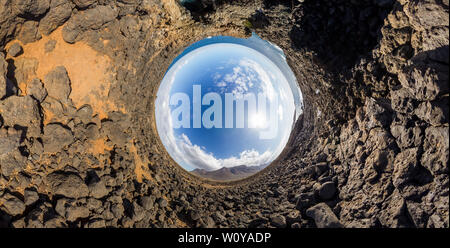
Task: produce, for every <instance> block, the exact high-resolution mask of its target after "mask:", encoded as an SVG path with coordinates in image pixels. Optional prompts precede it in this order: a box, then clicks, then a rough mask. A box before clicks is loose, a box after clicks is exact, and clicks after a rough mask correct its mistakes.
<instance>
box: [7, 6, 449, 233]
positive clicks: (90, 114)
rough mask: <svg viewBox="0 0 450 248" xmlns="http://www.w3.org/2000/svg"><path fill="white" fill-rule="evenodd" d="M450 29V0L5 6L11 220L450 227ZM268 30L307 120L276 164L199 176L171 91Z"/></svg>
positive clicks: (32, 223)
mask: <svg viewBox="0 0 450 248" xmlns="http://www.w3.org/2000/svg"><path fill="white" fill-rule="evenodd" d="M194 2H195V1H194ZM448 23H449V2H448V0H398V1H394V0H361V1H344V0H326V1H325V0H305V1H281V0H279V1H262V0H257V1H254V0H251V1H250V0H242V1H226V0H221V1H200V0H199V1H197V2H196V4H193V5H190V6H181V5H180V4H179V3H178V1H176V0H127V1H109V0H102V1H98V0H17V1H2V3H1V5H0V226H1V227H278V228H286V227H287V228H299V227H300V228H304V227H368V228H370V227H392V228H397V227H424V228H425V227H428V228H442V227H446V228H448V227H449V174H448V173H449V170H448V159H449V124H448V120H449V119H448V115H449V108H448V104H449V84H448V80H449V77H448V75H449V67H448V63H449V56H448V53H449V26H448ZM251 32H255V33H256V34H258V35H259V36H260V37H261V38H263V39H265V40H268V41H270V42H272V43H274V44H276V45H278V46H279V47H280V48H282V49H283V51H284V53H285V54H286V57H287V62H288V64H289V65H290V67H291V68H292V70H293V72H294V73H295V75H296V77H297V80H298V83H299V86H300V88H301V90H302V92H303V96H304V103H305V109H304V113H303V114H302V116H300V118H299V120H298V122H297V123H296V126H295V129H294V130H293V133H292V136H291V139H290V141H289V143H288V146H287V148H286V149H285V151H284V152H283V153H282V154H281V156H280V157H279V158H278V159H277V160H276V161H275V162H274V163H273V164H272V165H271V166H269V167H268V168H266V169H264V170H263V171H261V172H260V173H258V174H256V175H254V176H252V177H250V178H247V179H244V180H241V181H237V182H228V183H218V182H211V181H207V180H205V179H201V178H197V177H195V176H193V175H191V174H188V173H187V172H185V171H184V170H182V169H181V168H180V167H179V166H178V165H176V163H175V162H174V161H173V160H172V159H171V158H170V157H169V155H168V154H167V152H166V151H165V149H164V147H163V145H162V144H161V142H160V140H159V138H158V135H157V132H156V126H155V120H154V118H155V117H154V100H155V96H156V92H157V89H158V86H159V83H160V82H161V80H162V77H163V75H164V73H165V71H166V70H167V68H168V66H169V65H170V63H171V62H172V60H173V59H174V58H175V57H176V56H177V55H178V54H180V53H181V52H182V51H183V49H184V48H185V47H187V46H188V45H190V44H191V43H193V42H195V41H198V40H201V39H203V38H206V37H208V36H214V35H232V36H236V37H248V36H249V35H250V34H251Z"/></svg>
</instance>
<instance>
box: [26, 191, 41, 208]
mask: <svg viewBox="0 0 450 248" xmlns="http://www.w3.org/2000/svg"><path fill="white" fill-rule="evenodd" d="M24 198H25V205H27V206H30V205H32V204H34V203H35V202H36V201H37V200H39V195H38V192H37V191H36V190H35V189H25V191H24Z"/></svg>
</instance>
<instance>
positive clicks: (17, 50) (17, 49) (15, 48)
mask: <svg viewBox="0 0 450 248" xmlns="http://www.w3.org/2000/svg"><path fill="white" fill-rule="evenodd" d="M22 52H23V49H22V46H21V45H20V44H19V43H17V42H16V43H14V44H12V45H11V46H10V47H9V48H8V55H9V56H11V57H16V56H19V55H20V54H21V53H22Z"/></svg>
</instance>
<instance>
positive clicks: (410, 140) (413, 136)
mask: <svg viewBox="0 0 450 248" xmlns="http://www.w3.org/2000/svg"><path fill="white" fill-rule="evenodd" d="M391 133H392V135H393V136H394V137H395V139H396V141H397V144H398V146H399V147H400V148H402V149H406V148H410V147H418V146H419V145H420V144H421V143H422V138H423V135H422V129H421V128H420V127H418V126H415V127H410V128H407V127H406V126H404V125H393V126H391Z"/></svg>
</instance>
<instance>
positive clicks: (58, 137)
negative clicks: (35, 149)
mask: <svg viewBox="0 0 450 248" xmlns="http://www.w3.org/2000/svg"><path fill="white" fill-rule="evenodd" d="M42 140H43V142H44V152H47V153H55V152H58V151H60V150H61V149H63V148H64V147H66V146H68V145H70V144H72V142H73V140H74V138H73V136H72V132H71V131H70V130H69V129H67V128H65V127H63V126H62V125H60V124H48V125H47V126H45V127H44V136H43V137H42Z"/></svg>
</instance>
